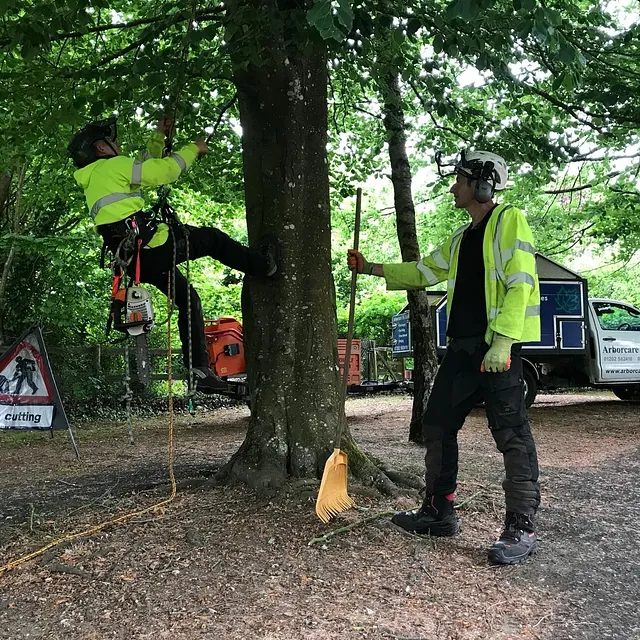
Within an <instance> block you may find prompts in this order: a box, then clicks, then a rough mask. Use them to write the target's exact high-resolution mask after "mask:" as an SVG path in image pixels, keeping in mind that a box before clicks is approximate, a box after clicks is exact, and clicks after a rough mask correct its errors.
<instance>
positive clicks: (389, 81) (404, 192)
mask: <svg viewBox="0 0 640 640" xmlns="http://www.w3.org/2000/svg"><path fill="white" fill-rule="evenodd" d="M383 93H384V124H385V129H386V131H387V139H388V143H389V160H390V162H391V181H392V183H393V195H394V204H395V209H396V222H397V229H398V241H399V242H400V251H401V254H402V260H403V261H404V262H410V261H415V260H419V259H420V248H419V246H418V234H417V231H416V213H415V207H414V204H413V195H412V192H411V166H410V164H409V158H408V156H407V148H406V134H405V120H404V111H403V109H402V96H401V92H400V83H399V80H398V76H397V75H396V74H390V75H388V76H387V78H386V86H384V87H383ZM407 299H408V301H409V315H410V321H411V335H412V336H413V358H414V368H413V384H414V396H413V410H412V412H411V423H410V425H409V440H410V441H411V442H416V443H418V444H424V442H423V438H422V423H423V418H424V412H425V410H426V407H427V401H428V399H429V394H430V393H431V388H432V386H433V380H434V378H435V373H436V370H437V366H438V361H437V356H436V347H435V339H434V334H433V326H432V322H431V314H430V310H429V303H428V300H427V293H426V291H408V292H407Z"/></svg>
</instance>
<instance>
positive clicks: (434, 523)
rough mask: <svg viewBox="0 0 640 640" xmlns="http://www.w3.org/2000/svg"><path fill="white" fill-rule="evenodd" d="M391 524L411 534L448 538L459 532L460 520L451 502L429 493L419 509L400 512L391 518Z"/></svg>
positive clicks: (443, 497)
mask: <svg viewBox="0 0 640 640" xmlns="http://www.w3.org/2000/svg"><path fill="white" fill-rule="evenodd" d="M391 522H393V524H395V525H396V526H398V527H400V528H401V529H404V530H405V531H409V532H411V533H419V534H429V535H432V536H443V537H448V536H455V535H456V534H457V533H459V532H460V520H458V516H457V515H456V512H455V511H454V510H453V500H448V499H447V498H446V497H445V496H443V495H433V494H431V493H427V495H426V496H425V498H424V502H423V503H422V506H421V507H420V508H419V509H412V510H411V511H400V512H399V513H396V515H395V516H393V518H391Z"/></svg>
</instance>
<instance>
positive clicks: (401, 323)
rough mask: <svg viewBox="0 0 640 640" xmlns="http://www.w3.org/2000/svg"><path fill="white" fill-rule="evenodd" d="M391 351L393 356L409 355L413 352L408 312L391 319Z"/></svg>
mask: <svg viewBox="0 0 640 640" xmlns="http://www.w3.org/2000/svg"><path fill="white" fill-rule="evenodd" d="M391 338H392V341H391V350H392V354H393V355H394V356H403V355H410V354H411V353H412V352H413V342H412V340H411V323H410V322H409V312H408V311H407V312H405V313H397V314H396V315H394V316H392V317H391Z"/></svg>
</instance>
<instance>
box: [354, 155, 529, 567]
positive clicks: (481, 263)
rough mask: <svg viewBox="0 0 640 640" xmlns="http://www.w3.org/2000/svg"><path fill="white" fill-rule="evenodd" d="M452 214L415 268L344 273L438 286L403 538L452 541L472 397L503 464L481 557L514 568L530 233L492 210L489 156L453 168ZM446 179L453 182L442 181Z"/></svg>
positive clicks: (525, 538)
mask: <svg viewBox="0 0 640 640" xmlns="http://www.w3.org/2000/svg"><path fill="white" fill-rule="evenodd" d="M436 161H437V163H438V170H439V172H440V174H441V175H444V174H443V173H442V170H441V167H443V166H453V173H454V174H455V176H456V177H455V182H454V183H453V185H452V187H451V189H450V193H452V194H453V196H454V200H455V206H456V208H458V209H466V210H467V212H468V213H469V215H470V216H471V222H470V223H468V224H465V225H463V226H462V227H460V228H459V229H458V230H457V231H456V232H455V233H454V234H453V235H452V236H451V237H450V238H449V239H448V240H447V241H446V242H445V243H444V244H443V245H442V246H441V247H440V248H438V249H436V250H435V251H434V252H433V253H431V255H429V256H426V257H424V258H422V259H421V260H420V261H418V262H403V263H400V264H372V263H369V262H367V261H366V260H365V259H364V257H363V256H362V254H361V253H359V252H358V251H354V250H349V252H348V265H349V268H350V269H352V270H353V269H357V271H358V273H365V274H370V275H375V276H380V277H383V278H384V279H385V280H386V283H387V288H388V289H391V290H396V289H423V288H425V287H430V286H432V285H435V284H438V283H439V282H444V281H446V282H447V318H448V323H447V343H448V344H447V351H446V354H445V356H444V359H443V361H442V364H441V365H440V368H439V370H438V373H437V375H436V379H435V382H434V385H433V389H432V391H431V395H430V397H429V402H428V405H427V409H426V411H425V416H424V440H425V443H426V447H427V453H426V456H425V464H426V472H425V483H426V495H425V498H424V502H423V504H422V506H421V507H420V509H414V510H412V511H403V512H400V513H397V514H396V515H395V516H394V517H393V518H392V522H393V523H394V524H396V525H398V526H399V527H402V528H403V529H405V530H406V531H412V532H416V533H420V534H430V535H434V536H453V535H455V534H456V533H458V531H459V530H460V524H459V521H458V518H457V516H456V513H455V511H454V509H453V499H454V492H455V490H456V479H457V475H458V441H457V437H458V431H459V430H460V429H461V428H462V425H463V424H464V421H465V418H466V417H467V416H468V415H469V413H470V412H471V410H472V409H473V407H474V406H475V405H476V404H477V402H478V401H479V400H480V399H483V400H484V402H485V407H486V412H487V418H488V419H489V428H490V429H491V433H492V435H493V438H494V440H495V442H496V445H497V447H498V449H499V451H500V452H501V453H502V454H503V457H504V466H505V472H506V473H505V476H506V477H505V480H504V482H503V485H502V486H503V488H504V492H505V501H506V518H505V527H504V531H503V533H502V535H501V536H500V539H499V540H497V541H496V542H495V543H494V544H493V546H492V547H491V548H490V549H489V560H490V561H491V562H493V563H496V564H517V563H520V562H522V561H524V560H525V559H526V558H527V557H528V556H529V555H531V554H532V553H534V552H535V551H536V549H537V542H536V534H535V523H534V516H535V513H536V511H537V509H538V506H539V504H540V486H539V484H538V458H537V453H536V446H535V443H534V440H533V436H532V434H531V429H530V427H529V422H528V420H527V414H526V406H525V402H524V383H523V379H522V359H521V356H520V350H521V343H523V342H536V341H538V340H540V289H539V284H538V277H537V274H536V259H535V250H534V248H533V238H532V234H531V229H530V228H529V225H528V223H527V221H526V218H525V217H524V215H523V214H522V212H521V211H520V210H519V209H516V208H514V207H511V206H509V205H504V204H496V202H494V200H493V198H494V195H495V192H496V191H501V190H502V189H504V188H505V185H506V182H507V178H508V169H507V165H506V163H505V161H504V160H503V159H502V158H501V157H500V156H497V155H496V154H494V153H489V152H485V151H476V152H469V153H466V154H465V153H464V152H463V153H462V154H461V157H460V159H459V160H458V161H457V162H455V163H452V164H448V165H444V164H442V163H441V162H440V155H439V154H438V155H437V156H436ZM446 175H452V174H451V173H449V174H446Z"/></svg>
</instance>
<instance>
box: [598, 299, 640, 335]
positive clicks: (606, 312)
mask: <svg viewBox="0 0 640 640" xmlns="http://www.w3.org/2000/svg"><path fill="white" fill-rule="evenodd" d="M593 309H594V311H595V312H596V316H597V317H598V322H599V323H600V327H601V328H602V329H604V330H605V331H640V311H638V309H634V308H633V307H627V306H626V305H622V304H615V303H614V302H594V303H593Z"/></svg>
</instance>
